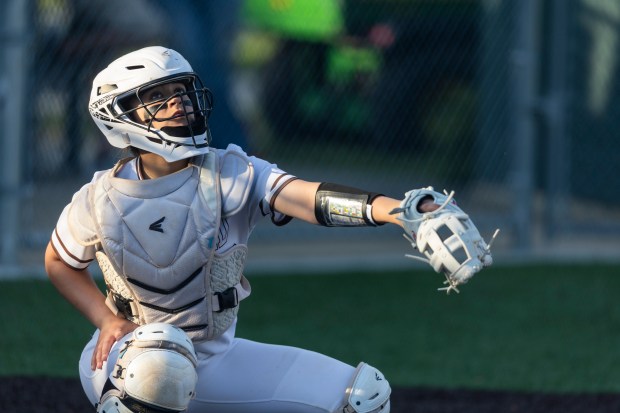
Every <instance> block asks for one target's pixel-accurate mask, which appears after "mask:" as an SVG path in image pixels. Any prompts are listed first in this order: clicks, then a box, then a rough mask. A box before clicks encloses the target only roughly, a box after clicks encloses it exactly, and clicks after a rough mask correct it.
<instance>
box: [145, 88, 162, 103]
mask: <svg viewBox="0 0 620 413" xmlns="http://www.w3.org/2000/svg"><path fill="white" fill-rule="evenodd" d="M163 98H164V94H163V93H161V92H160V91H158V90H154V91H152V92H150V93H148V94H147V95H146V99H145V103H152V102H156V101H158V100H162V99H163Z"/></svg>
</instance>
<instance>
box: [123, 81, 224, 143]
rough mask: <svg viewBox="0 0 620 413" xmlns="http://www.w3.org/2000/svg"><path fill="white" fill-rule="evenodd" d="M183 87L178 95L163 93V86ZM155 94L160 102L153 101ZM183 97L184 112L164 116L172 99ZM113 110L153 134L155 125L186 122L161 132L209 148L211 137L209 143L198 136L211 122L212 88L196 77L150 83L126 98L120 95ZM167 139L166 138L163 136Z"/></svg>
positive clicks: (206, 129)
mask: <svg viewBox="0 0 620 413" xmlns="http://www.w3.org/2000/svg"><path fill="white" fill-rule="evenodd" d="M169 84H173V85H177V84H182V85H183V86H184V87H183V88H182V89H175V91H174V93H173V94H171V95H169V96H165V95H163V94H162V93H161V92H160V89H161V88H162V87H165V86H166V85H169ZM152 93H157V94H158V96H161V97H158V98H156V99H152V98H150V96H151V94H152ZM176 98H179V99H180V100H181V102H182V104H181V105H180V112H181V113H178V114H173V115H172V116H165V115H163V114H162V113H161V112H162V109H164V108H165V107H166V106H167V105H168V103H169V102H170V101H171V100H174V99H176ZM112 107H113V108H114V109H115V111H116V112H117V113H118V118H119V119H123V120H124V121H126V122H131V123H133V124H135V125H136V126H137V127H142V128H145V130H146V131H147V132H149V133H152V132H155V133H156V131H157V130H158V129H157V128H156V127H155V126H154V125H153V123H154V122H157V123H162V122H169V121H173V120H177V119H179V120H180V119H183V120H184V122H183V123H184V125H183V126H163V127H161V128H160V129H161V131H162V132H164V133H165V135H168V136H172V137H177V138H183V137H186V136H191V137H192V139H193V145H194V146H196V147H198V148H200V147H204V146H208V144H209V142H210V135H208V136H207V141H206V142H202V143H198V142H196V140H195V137H196V136H199V135H202V134H204V133H205V132H208V130H209V127H208V119H209V115H210V114H211V110H212V109H213V94H212V93H211V91H210V90H209V89H206V88H204V86H203V85H202V82H201V80H200V78H198V77H197V76H196V75H194V74H187V75H174V76H172V77H170V78H166V79H160V80H158V81H155V82H152V83H147V84H145V85H142V86H140V87H138V88H136V89H134V90H130V91H128V92H126V93H124V94H122V95H119V96H117V97H116V98H115V99H114V100H113V101H112ZM140 111H142V112H143V114H144V115H145V116H144V117H145V118H146V119H145V121H142V120H141V119H140V115H139V113H138V112H140ZM162 139H163V140H165V136H162Z"/></svg>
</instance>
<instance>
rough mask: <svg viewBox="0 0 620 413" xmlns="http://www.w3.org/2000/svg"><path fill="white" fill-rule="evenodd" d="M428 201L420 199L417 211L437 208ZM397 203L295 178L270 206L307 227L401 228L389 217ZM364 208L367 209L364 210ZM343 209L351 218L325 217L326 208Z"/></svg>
mask: <svg viewBox="0 0 620 413" xmlns="http://www.w3.org/2000/svg"><path fill="white" fill-rule="evenodd" d="M432 201H433V200H432V199H425V200H423V201H422V202H421V203H420V205H419V208H420V210H421V211H422V212H431V211H433V210H435V209H437V208H438V205H436V204H434V203H433V202H432ZM400 204H401V201H400V200H397V199H394V198H390V197H387V196H384V195H380V194H374V193H370V192H365V191H363V190H359V189H356V188H348V187H345V186H341V185H334V184H325V183H320V182H308V181H303V180H301V179H297V180H295V181H293V182H291V183H290V184H288V185H287V186H286V187H284V189H283V190H282V191H281V192H280V194H278V196H277V198H276V200H275V202H274V207H275V209H276V210H277V211H278V212H280V213H283V214H285V215H288V216H291V217H293V218H297V219H301V220H303V221H306V222H309V223H311V224H324V225H327V226H349V225H347V224H351V226H363V225H366V224H368V225H381V224H386V223H390V224H395V225H399V226H402V221H401V220H399V219H398V216H397V215H394V214H390V212H391V211H393V210H394V209H395V208H398V207H399V206H400ZM367 205H370V206H371V207H370V208H367ZM330 207H331V208H330ZM347 207H350V208H351V210H350V211H349V213H350V214H351V216H348V217H345V216H342V217H338V216H336V214H335V213H334V215H333V216H329V214H330V209H331V210H332V211H333V210H345V209H346V208H347ZM351 211H353V212H351ZM356 213H359V214H360V216H359V219H357V220H356V217H355V216H353V215H355V214H356ZM322 215H324V216H322ZM365 218H366V220H365ZM339 219H340V221H339ZM338 224H340V225H338Z"/></svg>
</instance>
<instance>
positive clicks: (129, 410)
mask: <svg viewBox="0 0 620 413" xmlns="http://www.w3.org/2000/svg"><path fill="white" fill-rule="evenodd" d="M197 363H198V361H197V358H196V353H195V351H194V345H193V344H192V342H191V340H190V339H189V337H188V336H187V334H185V332H184V331H183V330H181V329H180V328H178V327H175V326H173V325H171V324H166V323H152V324H145V325H143V326H140V327H138V328H137V329H135V330H134V332H133V335H132V339H131V340H129V341H127V342H126V343H125V345H124V347H122V348H121V350H120V351H119V355H118V359H117V361H116V366H115V369H114V371H113V372H112V373H111V374H110V377H109V378H108V381H107V383H106V385H105V386H104V389H103V392H102V396H101V399H100V402H99V404H98V405H97V412H99V413H133V412H144V413H150V412H153V413H155V412H157V413H163V412H181V411H184V410H185V409H186V408H187V406H188V404H189V402H190V400H191V399H192V398H193V397H194V391H195V388H196V382H197V381H198V375H197V374H196V365H197Z"/></svg>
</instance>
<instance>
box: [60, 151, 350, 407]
mask: <svg viewBox="0 0 620 413" xmlns="http://www.w3.org/2000/svg"><path fill="white" fill-rule="evenodd" d="M230 149H231V148H229V150H230ZM212 150H213V151H215V152H216V154H217V155H218V157H219V159H220V160H221V159H222V158H223V157H224V155H225V153H226V151H224V150H217V149H212ZM232 150H235V148H232ZM237 151H238V149H237ZM243 156H245V154H243ZM248 160H249V161H250V162H251V163H252V165H253V169H254V173H253V176H252V178H251V182H250V185H251V187H250V191H249V196H248V197H247V198H244V199H243V204H242V205H241V206H239V205H235V206H234V208H232V207H230V206H227V205H226V202H227V198H226V197H224V204H223V205H222V209H223V210H226V209H227V208H228V210H230V209H234V210H235V213H234V214H232V215H229V216H226V217H224V218H223V219H222V223H221V225H220V227H219V236H218V237H217V243H216V246H215V248H216V253H217V254H225V253H226V252H228V251H230V250H231V249H233V248H234V247H236V246H239V245H247V241H248V238H249V235H250V233H251V231H252V229H253V228H254V226H255V225H256V224H257V223H258V221H259V220H260V219H261V218H263V217H266V216H270V217H271V218H272V220H273V221H274V222H279V221H282V220H283V219H285V218H286V217H284V216H282V215H280V214H278V213H276V212H274V211H273V210H272V207H271V206H270V205H272V200H273V197H274V196H277V193H278V190H279V189H280V188H281V187H282V186H283V185H285V184H286V183H287V182H288V181H290V180H291V179H293V177H292V176H290V175H288V174H286V173H285V172H284V171H282V170H280V169H278V168H277V167H276V166H275V165H273V164H270V163H268V162H266V161H264V160H261V159H258V158H254V157H250V158H248ZM139 171H140V168H139V165H138V164H137V161H136V160H132V161H130V162H127V163H125V164H124V165H123V166H122V167H121V169H119V170H118V171H117V173H116V177H117V178H124V179H129V180H140V178H141V176H140V172H139ZM106 173H108V174H109V173H110V172H109V171H102V172H97V173H96V174H95V176H94V178H93V181H92V182H91V183H90V184H87V185H94V184H95V183H96V182H97V181H99V180H100V179H102V177H103V176H104V175H105V174H106ZM224 181H225V179H221V182H222V194H226V193H227V188H226V185H227V184H226V183H225V182H224ZM151 182H152V181H151ZM76 198H78V197H74V200H73V201H72V202H77V201H76ZM237 201H238V200H237ZM70 209H71V204H70V205H68V206H67V207H66V208H65V209H64V211H63V213H62V214H61V216H60V219H59V221H58V224H57V226H56V229H55V231H54V233H53V235H52V246H53V248H54V249H55V251H56V253H57V255H58V256H59V257H60V258H61V259H62V260H63V261H64V262H65V263H66V264H67V265H69V266H71V267H73V268H76V269H85V268H87V267H88V265H89V264H90V263H91V262H92V261H93V260H94V259H95V253H96V251H97V247H96V246H95V245H84V242H83V240H77V239H75V236H74V235H75V231H74V230H72V226H75V225H76V223H75V222H70V221H71V219H73V218H72V217H73V216H72V214H70V213H69V211H70ZM79 225H83V222H82V223H80V224H79ZM91 230H92V232H93V233H94V232H95V231H94V228H92V229H91ZM85 232H88V229H86V230H85ZM235 326H236V319H235V320H234V321H233V322H232V324H231V325H230V327H228V328H227V329H226V330H225V331H224V332H223V333H222V334H218V335H217V336H216V337H215V338H214V339H211V340H207V341H203V340H197V341H195V343H194V344H195V350H196V353H197V355H198V360H199V365H198V368H197V372H198V385H197V388H196V397H195V398H194V399H193V400H192V401H191V402H190V405H189V408H188V412H195V413H199V412H205V413H207V412H214V413H245V412H252V413H260V412H265V413H267V412H269V413H276V412H283V413H284V412H286V413H295V412H299V413H314V412H316V413H318V412H325V413H331V412H335V411H336V410H337V409H339V408H341V407H342V406H343V404H344V403H345V401H346V400H345V399H346V395H345V389H346V388H347V386H348V385H349V384H350V383H351V380H352V378H353V376H354V374H355V368H354V367H353V366H350V365H347V364H345V363H342V362H340V361H337V360H334V359H332V358H329V357H326V356H324V355H321V354H318V353H314V352H310V351H307V350H302V349H298V348H292V347H286V346H277V345H268V344H262V343H256V342H252V341H248V340H243V339H239V338H236V337H235ZM97 337H98V331H97V332H95V334H94V336H93V338H92V339H91V340H90V341H89V342H88V344H87V345H86V347H85V348H84V351H83V353H82V357H81V359H80V364H79V371H80V378H81V381H82V384H83V387H84V390H85V392H86V395H87V397H88V398H89V400H90V401H91V402H92V403H93V404H94V403H96V402H97V401H98V400H99V397H100V396H101V391H102V389H103V386H104V384H105V382H106V380H107V378H108V375H109V374H110V373H111V372H112V371H113V369H114V366H115V363H114V362H115V360H116V358H117V356H118V352H119V348H120V347H121V345H122V343H123V342H124V339H123V340H120V341H119V342H118V343H116V344H115V345H114V346H113V348H112V351H111V353H110V356H109V358H108V362H107V363H106V364H104V367H103V369H102V370H97V371H94V372H93V371H92V370H91V369H90V361H91V357H92V352H93V349H94V347H95V344H96V342H97Z"/></svg>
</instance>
